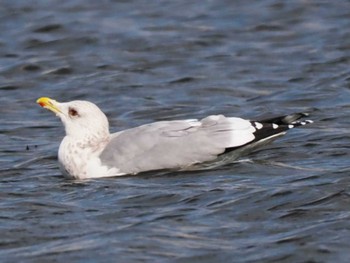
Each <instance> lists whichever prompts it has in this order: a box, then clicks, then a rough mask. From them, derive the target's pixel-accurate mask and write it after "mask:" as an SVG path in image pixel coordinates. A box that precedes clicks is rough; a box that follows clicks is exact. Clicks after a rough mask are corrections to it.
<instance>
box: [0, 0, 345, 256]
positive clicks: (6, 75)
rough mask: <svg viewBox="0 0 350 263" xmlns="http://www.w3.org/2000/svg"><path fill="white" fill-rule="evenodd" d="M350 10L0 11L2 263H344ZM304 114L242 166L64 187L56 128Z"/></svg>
mask: <svg viewBox="0 0 350 263" xmlns="http://www.w3.org/2000/svg"><path fill="white" fill-rule="evenodd" d="M349 17H350V3H349V1H345V0H344V1H340V0H339V1H281V0H264V1H188V0H187V1H184V0H181V1H141V0H132V1H112V0H110V1H108V0H104V1H92V0H91V1H85V0H84V1H83V0H77V1H63V2H62V1H54V0H52V1H34V2H32V1H24V0H23V1H18V0H17V1H10V0H8V1H1V4H0V32H1V33H0V95H1V96H0V111H1V124H0V138H1V148H0V164H1V168H0V169H1V170H0V180H1V181H0V187H1V192H0V195H1V198H0V211H1V215H0V227H1V232H0V261H1V262H349V260H350V250H349V248H350V245H349V244H350V223H349V222H350V189H349V185H350V176H349V175H350V170H349V157H350V147H349V145H350V133H349V127H350V118H349V116H350V67H349V62H350V31H349V28H350V19H349ZM41 96H49V97H52V98H54V99H56V100H58V101H70V100H74V99H86V100H90V101H93V102H95V103H96V104H98V105H99V106H100V107H101V108H102V109H103V110H104V111H105V112H106V113H107V115H108V117H109V119H110V125H111V127H112V128H111V130H112V131H117V130H122V129H125V128H128V127H133V126H136V125H140V124H144V123H147V122H153V121H157V120H170V119H181V118H197V117H198V118H200V117H205V116H207V115H209V114H213V113H223V114H225V115H227V116H241V117H246V118H251V119H254V118H255V117H265V116H270V115H279V114H287V113H292V112H299V111H308V112H310V113H311V118H312V119H314V120H315V124H313V125H309V126H307V127H305V128H302V129H296V130H293V131H291V132H290V133H289V134H288V135H287V136H285V137H283V138H281V139H279V140H278V141H276V142H275V143H274V144H272V145H270V146H268V147H265V148H264V149H262V150H260V151H258V152H256V153H254V154H251V155H249V156H247V157H245V158H243V159H242V160H241V161H240V162H237V163H234V164H231V165H227V166H224V167H220V168H219V169H215V170H211V171H201V172H187V173H180V172H178V173H168V174H165V175H161V174H157V173H148V174H146V175H139V176H134V177H133V176H129V177H122V178H107V179H105V178H102V179H98V180H88V181H69V180H66V179H64V178H63V177H62V176H61V173H60V172H59V170H58V166H57V161H56V158H57V149H58V146H59V143H60V141H61V139H62V137H63V135H64V131H63V128H62V125H61V123H60V122H59V120H58V119H56V118H55V116H53V115H52V114H51V113H49V112H47V111H45V110H43V109H41V108H40V107H39V106H38V105H36V104H35V100H36V99H37V98H38V97H41Z"/></svg>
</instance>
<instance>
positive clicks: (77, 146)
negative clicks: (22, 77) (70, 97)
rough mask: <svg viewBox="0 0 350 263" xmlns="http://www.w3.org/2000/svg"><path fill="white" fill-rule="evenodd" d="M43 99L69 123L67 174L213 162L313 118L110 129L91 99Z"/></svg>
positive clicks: (63, 155)
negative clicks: (61, 100)
mask: <svg viewBox="0 0 350 263" xmlns="http://www.w3.org/2000/svg"><path fill="white" fill-rule="evenodd" d="M38 103H39V104H40V105H41V106H43V107H45V108H48V109H50V110H51V111H53V112H55V113H56V115H57V116H59V117H60V118H61V120H62V122H63V123H64V125H65V129H66V136H65V137H64V139H63V141H62V143H61V145H60V148H59V154H58V158H59V163H60V167H61V170H62V172H63V174H64V175H66V176H67V177H70V178H79V179H84V178H97V177H106V176H118V175H126V174H137V173H140V172H146V171H153V170H163V169H177V170H191V169H200V168H207V167H213V166H216V165H219V164H222V163H227V162H232V161H233V160H235V159H237V158H239V157H240V156H241V155H242V154H243V153H246V152H250V151H252V150H253V149H255V148H257V147H259V146H261V145H263V144H266V143H268V142H270V141H272V140H273V139H275V138H276V137H279V136H281V135H283V134H285V132H286V131H287V130H288V129H291V128H294V127H296V126H301V125H304V124H307V123H310V122H311V121H297V120H298V119H299V118H301V117H304V116H306V114H303V113H298V114H292V115H287V116H282V117H278V118H273V119H267V120H262V121H249V120H245V119H242V118H236V117H225V116H223V115H212V116H208V117H206V118H204V119H202V120H195V119H190V120H176V121H161V122H154V123H151V124H146V125H142V126H139V127H135V128H131V129H127V130H124V131H120V132H117V133H114V134H110V133H109V127H108V126H109V125H108V120H107V118H106V116H105V115H104V114H103V112H102V111H101V110H100V109H99V108H98V107H97V106H96V105H95V104H93V103H91V102H87V101H72V102H68V103H58V102H56V101H55V100H52V99H49V98H40V99H39V100H38Z"/></svg>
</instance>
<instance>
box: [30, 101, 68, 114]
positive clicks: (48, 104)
mask: <svg viewBox="0 0 350 263" xmlns="http://www.w3.org/2000/svg"><path fill="white" fill-rule="evenodd" d="M36 103H38V104H39V105H40V106H41V107H43V108H45V109H48V110H50V111H52V112H54V113H56V114H57V113H62V111H61V110H60V109H59V108H58V107H57V101H55V100H53V99H50V98H48V97H41V98H39V99H38V100H37V101H36Z"/></svg>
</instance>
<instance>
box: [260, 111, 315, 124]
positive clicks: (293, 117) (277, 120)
mask: <svg viewBox="0 0 350 263" xmlns="http://www.w3.org/2000/svg"><path fill="white" fill-rule="evenodd" d="M309 115H310V114H309V113H307V112H298V113H293V114H289V115H284V116H279V117H274V118H269V119H264V120H260V121H259V122H260V123H271V124H277V125H289V124H293V122H296V121H297V120H299V119H301V118H305V117H308V116H309Z"/></svg>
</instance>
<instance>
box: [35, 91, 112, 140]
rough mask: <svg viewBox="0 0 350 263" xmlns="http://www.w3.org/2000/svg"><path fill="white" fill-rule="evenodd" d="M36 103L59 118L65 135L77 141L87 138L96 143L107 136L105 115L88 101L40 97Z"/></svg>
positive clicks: (107, 129)
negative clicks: (60, 100)
mask: <svg viewBox="0 0 350 263" xmlns="http://www.w3.org/2000/svg"><path fill="white" fill-rule="evenodd" d="M37 103H38V104H40V106H42V107H44V108H46V109H48V110H50V111H52V112H54V113H55V114H56V116H58V117H59V118H60V119H61V121H62V122H63V124H64V126H65V129H66V135H67V136H70V137H74V138H75V139H76V140H78V141H82V140H83V141H85V140H87V141H88V142H90V143H92V142H96V143H98V142H99V141H100V140H105V139H106V138H108V136H109V125H108V120H107V117H106V115H105V114H104V113H103V112H102V111H101V110H100V109H99V108H98V107H97V106H96V105H95V104H93V103H91V102H89V101H82V100H76V101H71V102H63V103H59V102H57V101H55V100H53V99H50V98H46V97H42V98H40V99H38V100H37ZM87 141H86V142H87Z"/></svg>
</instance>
